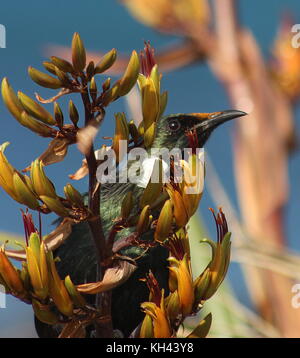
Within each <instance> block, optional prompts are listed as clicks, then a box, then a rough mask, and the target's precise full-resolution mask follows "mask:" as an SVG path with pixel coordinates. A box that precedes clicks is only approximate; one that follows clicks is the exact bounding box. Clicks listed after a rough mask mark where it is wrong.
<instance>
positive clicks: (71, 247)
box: [36, 111, 244, 337]
mask: <svg viewBox="0 0 300 358" xmlns="http://www.w3.org/2000/svg"><path fill="white" fill-rule="evenodd" d="M242 115H244V113H243V112H239V111H225V112H218V113H213V114H207V115H206V116H205V115H196V114H191V115H183V114H178V115H171V116H168V117H164V118H162V119H160V121H159V123H158V124H157V132H156V138H155V140H154V143H153V147H156V148H167V149H169V150H171V149H173V148H180V149H181V150H183V149H184V148H187V147H189V144H190V143H189V141H188V138H187V135H186V134H187V132H188V131H189V130H192V129H196V131H197V138H198V145H199V147H202V146H203V145H204V143H205V142H206V140H207V139H208V137H209V135H210V133H211V131H212V130H213V129H214V128H216V127H217V126H218V125H219V124H221V123H223V122H225V121H227V120H229V119H231V118H235V117H238V116H242ZM200 124H201V125H200ZM128 191H132V193H133V198H134V200H135V207H134V208H133V214H135V213H136V215H137V214H138V208H139V198H140V197H141V195H142V193H143V188H142V187H141V186H138V185H136V184H132V183H113V184H102V185H101V207H100V214H101V220H102V225H103V230H104V234H105V236H106V237H107V235H108V234H109V232H110V229H111V227H112V225H113V222H114V220H115V219H116V218H117V217H119V216H120V210H121V203H122V200H123V198H124V196H125V194H126V193H127V192H128ZM153 214H154V218H155V215H156V214H157V215H158V214H159V213H156V214H155V213H153ZM133 230H134V227H133V228H132V229H124V230H122V231H121V232H120V233H119V234H118V235H117V237H116V240H118V239H120V238H122V237H126V236H128V235H129V234H130V232H131V231H133ZM141 240H147V241H153V230H152V229H150V230H149V231H147V232H146V233H144V234H143V235H142V237H141ZM122 254H123V255H125V256H128V257H130V258H132V259H136V258H138V259H137V260H136V264H137V270H136V271H135V272H134V273H133V275H132V276H131V277H130V278H129V279H128V280H127V281H126V282H125V283H124V284H122V285H121V286H119V287H117V288H115V289H113V292H112V319H113V328H114V329H118V330H120V331H121V332H122V334H123V335H124V336H125V337H126V336H128V335H129V334H130V333H131V332H132V331H133V330H134V329H135V328H136V326H138V324H139V323H140V322H141V320H142V318H143V313H142V312H141V310H140V303H142V302H144V301H147V300H148V297H149V291H148V288H147V286H146V284H145V283H144V282H141V280H140V279H141V278H144V277H145V276H146V274H147V273H148V272H149V270H151V271H152V272H153V274H154V276H155V277H156V279H157V280H158V282H159V284H160V287H161V288H164V289H165V290H166V291H168V268H167V258H168V251H167V250H166V249H165V248H164V247H163V246H155V247H152V248H149V249H148V250H147V251H146V252H144V251H143V249H141V248H140V247H136V246H132V247H128V248H125V249H124V250H123V251H122ZM56 255H57V256H59V258H60V262H59V263H58V264H57V267H58V271H59V274H60V276H61V277H62V278H64V277H65V276H66V275H70V276H71V279H72V280H73V282H74V283H75V284H81V283H86V282H95V280H96V272H97V260H96V254H95V250H94V245H93V240H92V237H91V234H90V230H89V226H88V223H86V222H84V223H80V224H77V225H75V226H74V227H73V231H72V234H71V235H70V237H69V238H68V239H67V240H66V241H65V242H64V243H63V244H62V246H61V247H60V248H59V249H58V250H57V252H56ZM90 300H91V301H93V300H94V296H90ZM91 303H92V302H91ZM36 326H37V331H38V333H39V335H40V336H51V334H53V330H52V331H51V332H52V333H51V332H50V333H49V329H50V326H47V325H44V324H41V323H40V322H38V321H36Z"/></svg>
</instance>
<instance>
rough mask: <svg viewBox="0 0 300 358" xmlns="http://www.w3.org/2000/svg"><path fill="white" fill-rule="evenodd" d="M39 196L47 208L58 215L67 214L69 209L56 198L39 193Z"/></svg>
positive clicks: (63, 215) (64, 215) (65, 215)
mask: <svg viewBox="0 0 300 358" xmlns="http://www.w3.org/2000/svg"><path fill="white" fill-rule="evenodd" d="M40 198H41V200H42V201H43V202H44V203H45V204H46V206H47V208H48V209H50V210H51V211H53V212H54V213H55V214H57V215H58V216H62V217H67V216H69V211H68V210H67V209H66V208H65V207H64V206H63V204H62V203H61V201H60V200H59V199H58V198H51V197H49V196H45V195H40Z"/></svg>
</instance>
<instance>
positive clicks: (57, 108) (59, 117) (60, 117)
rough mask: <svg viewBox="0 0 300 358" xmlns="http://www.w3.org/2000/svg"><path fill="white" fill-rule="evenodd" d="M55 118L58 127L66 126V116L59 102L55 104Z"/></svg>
mask: <svg viewBox="0 0 300 358" xmlns="http://www.w3.org/2000/svg"><path fill="white" fill-rule="evenodd" d="M54 117H55V120H56V123H57V126H58V127H59V128H61V127H62V126H63V124H64V115H63V112H62V110H61V108H60V105H59V104H58V103H57V102H54Z"/></svg>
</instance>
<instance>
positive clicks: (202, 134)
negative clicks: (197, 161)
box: [152, 110, 246, 150]
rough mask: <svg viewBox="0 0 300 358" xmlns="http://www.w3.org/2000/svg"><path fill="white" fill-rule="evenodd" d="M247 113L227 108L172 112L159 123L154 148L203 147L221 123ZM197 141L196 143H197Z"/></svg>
mask: <svg viewBox="0 0 300 358" xmlns="http://www.w3.org/2000/svg"><path fill="white" fill-rule="evenodd" d="M244 115H246V113H245V112H242V111H237V110H227V111H222V112H213V113H190V114H171V115H169V116H166V117H162V118H161V119H160V120H159V122H158V123H157V127H156V136H155V140H154V142H153V145H152V147H153V148H168V149H169V150H171V149H173V148H180V149H183V148H190V147H191V141H192V142H193V145H196V146H197V147H198V148H202V147H203V146H204V144H205V142H206V141H207V139H208V138H209V136H210V134H211V132H212V131H213V130H214V129H215V128H217V127H218V126H219V125H220V124H222V123H225V122H227V121H229V120H231V119H234V118H237V117H241V116H244ZM195 142H196V143H195Z"/></svg>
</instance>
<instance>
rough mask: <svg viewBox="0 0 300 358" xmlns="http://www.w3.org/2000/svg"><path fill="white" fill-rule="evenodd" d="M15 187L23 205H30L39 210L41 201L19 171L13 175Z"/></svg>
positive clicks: (31, 207)
mask: <svg viewBox="0 0 300 358" xmlns="http://www.w3.org/2000/svg"><path fill="white" fill-rule="evenodd" d="M13 183H14V189H15V193H16V195H17V197H18V198H19V202H21V203H22V204H23V205H25V206H28V207H29V208H30V209H32V210H37V209H38V208H39V207H40V205H39V202H38V200H37V198H36V196H35V195H34V193H33V192H32V190H31V189H30V188H29V187H28V186H27V184H26V181H25V179H24V178H23V176H22V175H21V174H20V173H18V172H17V171H16V172H15V173H14V175H13Z"/></svg>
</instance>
